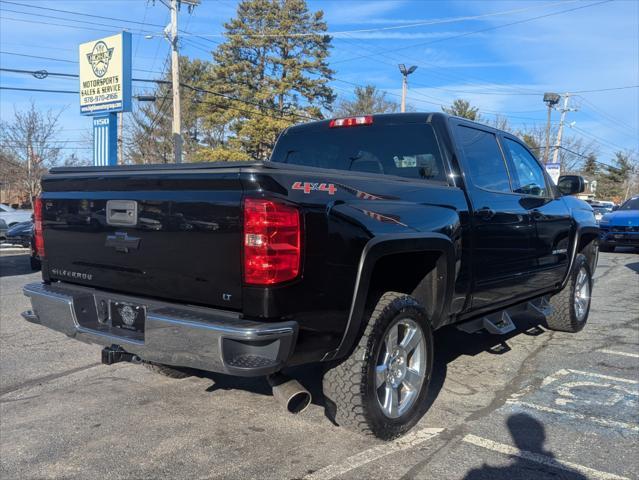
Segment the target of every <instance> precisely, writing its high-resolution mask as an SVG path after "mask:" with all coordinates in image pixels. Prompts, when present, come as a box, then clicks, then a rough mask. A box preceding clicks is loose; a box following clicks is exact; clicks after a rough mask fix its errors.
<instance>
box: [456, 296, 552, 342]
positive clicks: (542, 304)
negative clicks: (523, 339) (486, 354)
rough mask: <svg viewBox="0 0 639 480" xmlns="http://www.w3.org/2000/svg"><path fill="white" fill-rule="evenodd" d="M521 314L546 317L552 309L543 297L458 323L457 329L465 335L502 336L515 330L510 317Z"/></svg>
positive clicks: (545, 297) (546, 298)
mask: <svg viewBox="0 0 639 480" xmlns="http://www.w3.org/2000/svg"><path fill="white" fill-rule="evenodd" d="M521 312H535V313H538V314H541V315H543V316H544V317H547V316H548V315H550V314H552V312H553V308H552V305H550V302H549V301H548V297H547V296H543V297H539V298H535V299H533V300H530V301H529V302H524V303H522V304H519V305H515V306H513V307H511V308H507V309H505V310H502V311H500V312H496V313H491V314H490V315H484V316H483V317H479V318H476V319H474V320H469V321H467V322H464V323H460V324H459V325H457V329H458V330H461V331H462V332H466V333H475V332H478V331H480V330H485V331H487V332H488V333H492V334H493V335H504V334H506V333H509V332H512V331H513V330H515V329H516V328H517V327H516V326H515V323H514V322H513V320H512V318H511V315H514V314H515V313H521Z"/></svg>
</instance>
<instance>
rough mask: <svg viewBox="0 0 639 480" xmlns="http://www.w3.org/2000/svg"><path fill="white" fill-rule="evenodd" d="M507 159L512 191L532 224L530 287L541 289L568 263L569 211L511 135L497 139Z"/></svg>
mask: <svg viewBox="0 0 639 480" xmlns="http://www.w3.org/2000/svg"><path fill="white" fill-rule="evenodd" d="M501 141H502V145H503V149H504V152H505V153H506V156H507V158H508V161H509V166H510V172H511V177H512V183H513V190H514V192H515V193H518V194H520V195H521V196H522V197H521V202H522V205H523V206H524V207H525V208H526V209H527V210H528V211H529V212H530V218H531V220H532V223H533V226H534V229H535V231H534V236H533V239H532V242H533V243H532V249H533V252H534V256H535V258H536V262H535V264H534V265H533V267H534V270H533V272H532V273H533V274H532V277H531V280H530V286H531V288H535V289H543V288H548V287H552V286H554V285H555V284H556V283H559V282H561V281H562V279H563V277H564V275H565V273H566V270H567V269H568V265H569V250H570V242H571V234H572V217H571V215H570V210H569V209H568V207H567V206H566V204H565V203H564V201H563V200H562V199H561V197H559V196H556V195H555V192H554V189H553V188H552V186H551V185H550V183H549V182H550V179H548V177H547V175H545V174H544V170H543V168H542V166H541V165H540V164H539V162H538V161H537V159H536V158H535V157H534V156H533V154H532V153H531V152H530V151H529V150H528V148H526V146H525V145H524V144H523V143H522V142H520V141H519V140H518V139H516V138H515V137H512V136H510V135H504V136H503V137H502V139H501Z"/></svg>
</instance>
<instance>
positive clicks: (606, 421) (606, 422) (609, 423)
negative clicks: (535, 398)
mask: <svg viewBox="0 0 639 480" xmlns="http://www.w3.org/2000/svg"><path fill="white" fill-rule="evenodd" d="M506 404H508V405H515V406H520V407H524V408H529V409H532V410H537V411H539V412H544V413H552V414H555V415H563V416H566V417H570V418H575V419H577V420H587V421H590V422H592V423H597V424H599V425H603V426H605V427H613V428H624V429H627V430H631V431H633V432H639V426H638V425H635V424H632V423H628V422H621V421H619V420H613V419H611V418H603V417H596V416H594V415H584V414H583V413H579V412H573V411H570V410H562V409H560V408H554V407H547V406H545V405H537V404H536V403H530V402H521V401H519V400H506Z"/></svg>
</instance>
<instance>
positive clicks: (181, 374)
mask: <svg viewBox="0 0 639 480" xmlns="http://www.w3.org/2000/svg"><path fill="white" fill-rule="evenodd" d="M143 365H144V366H145V367H146V368H148V369H149V370H151V371H152V372H154V373H159V374H160V375H164V376H165V377H169V378H178V379H179V378H187V377H190V376H191V374H190V373H188V372H187V371H186V370H182V369H179V368H176V367H169V366H168V365H163V364H161V363H151V362H144V363H143Z"/></svg>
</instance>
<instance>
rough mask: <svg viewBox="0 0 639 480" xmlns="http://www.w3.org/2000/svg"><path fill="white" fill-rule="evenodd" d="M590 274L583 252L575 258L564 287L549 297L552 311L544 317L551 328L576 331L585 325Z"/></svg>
mask: <svg viewBox="0 0 639 480" xmlns="http://www.w3.org/2000/svg"><path fill="white" fill-rule="evenodd" d="M591 295H592V274H591V273H590V266H589V264H588V259H587V258H586V256H585V255H583V254H581V253H580V254H578V255H577V257H576V258H575V263H574V265H573V268H572V271H571V272H570V279H569V280H568V284H567V285H566V286H565V287H564V289H563V290H562V291H561V292H559V293H558V294H556V295H554V296H553V297H552V298H551V299H550V304H551V305H552V307H553V313H552V314H550V315H549V316H548V317H546V323H547V324H548V327H549V328H551V329H552V330H559V331H562V332H573V333H574V332H578V331H580V330H581V329H582V328H584V326H585V325H586V321H587V320H588V314H589V313H590V298H591Z"/></svg>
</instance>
